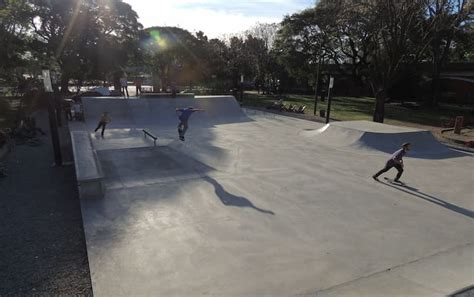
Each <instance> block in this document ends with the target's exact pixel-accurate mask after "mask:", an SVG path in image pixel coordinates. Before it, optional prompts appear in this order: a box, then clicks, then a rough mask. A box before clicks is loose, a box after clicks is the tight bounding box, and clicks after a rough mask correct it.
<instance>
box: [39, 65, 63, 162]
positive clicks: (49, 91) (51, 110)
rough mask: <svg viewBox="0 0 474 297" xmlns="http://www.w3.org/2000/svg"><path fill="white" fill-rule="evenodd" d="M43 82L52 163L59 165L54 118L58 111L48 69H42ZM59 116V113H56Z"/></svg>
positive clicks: (58, 147)
mask: <svg viewBox="0 0 474 297" xmlns="http://www.w3.org/2000/svg"><path fill="white" fill-rule="evenodd" d="M43 84H44V90H45V93H46V97H47V99H48V118H49V127H50V130H51V141H52V142H53V151H54V163H55V165H56V166H61V165H62V164H63V161H62V156H61V145H60V143H59V133H58V124H57V121H56V120H57V119H56V116H57V115H56V113H59V111H58V110H56V108H55V107H56V102H55V101H56V100H55V98H54V94H53V84H52V83H51V75H50V72H49V70H43ZM58 116H60V114H58Z"/></svg>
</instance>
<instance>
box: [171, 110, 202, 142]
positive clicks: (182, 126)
mask: <svg viewBox="0 0 474 297" xmlns="http://www.w3.org/2000/svg"><path fill="white" fill-rule="evenodd" d="M196 111H204V109H199V108H194V107H192V106H190V107H188V108H176V113H179V124H178V133H179V139H180V140H181V141H184V134H185V133H186V130H188V120H189V117H190V116H191V115H192V114H193V113H195V112H196Z"/></svg>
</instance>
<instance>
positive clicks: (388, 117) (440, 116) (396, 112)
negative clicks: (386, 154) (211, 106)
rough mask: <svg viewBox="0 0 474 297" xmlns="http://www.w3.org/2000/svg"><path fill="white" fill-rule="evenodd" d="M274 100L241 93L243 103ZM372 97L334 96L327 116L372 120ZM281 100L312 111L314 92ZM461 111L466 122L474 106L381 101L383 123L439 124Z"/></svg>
mask: <svg viewBox="0 0 474 297" xmlns="http://www.w3.org/2000/svg"><path fill="white" fill-rule="evenodd" d="M276 100H277V98H276V97H274V96H267V95H258V94H257V93H256V92H248V93H246V94H245V97H244V100H243V105H244V106H255V107H266V106H268V105H271V104H272V103H273V102H275V101H276ZM374 101H375V99H374V98H370V97H334V98H333V100H332V104H331V118H332V119H335V120H340V121H355V120H368V121H371V120H372V112H373V108H374ZM284 103H285V104H286V105H288V104H296V105H306V106H307V108H306V112H305V113H306V114H309V115H312V114H313V109H314V96H311V95H286V96H285V100H284ZM326 105H327V101H326V102H321V101H318V105H317V109H318V111H317V114H319V110H320V109H326ZM459 115H462V116H464V117H465V118H466V122H470V123H473V120H474V119H473V115H474V106H470V107H465V106H464V107H460V106H455V105H440V106H439V107H435V108H433V107H432V108H428V107H424V106H419V107H406V106H401V105H400V104H399V103H389V104H386V105H385V123H387V124H392V125H407V124H415V125H424V126H434V127H442V126H443V123H445V122H448V121H449V120H451V119H453V118H454V117H456V116H459Z"/></svg>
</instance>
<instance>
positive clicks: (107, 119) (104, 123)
mask: <svg viewBox="0 0 474 297" xmlns="http://www.w3.org/2000/svg"><path fill="white" fill-rule="evenodd" d="M110 121H111V120H110V117H109V114H108V113H107V112H104V113H102V115H101V116H100V120H99V124H97V128H95V130H94V132H97V130H99V129H100V128H102V132H101V133H100V135H102V137H104V131H105V126H107V124H108V123H110Z"/></svg>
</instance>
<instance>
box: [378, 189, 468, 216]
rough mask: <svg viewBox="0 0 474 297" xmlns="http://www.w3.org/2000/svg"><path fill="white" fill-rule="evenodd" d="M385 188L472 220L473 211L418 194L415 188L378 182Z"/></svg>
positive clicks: (424, 194)
mask: <svg viewBox="0 0 474 297" xmlns="http://www.w3.org/2000/svg"><path fill="white" fill-rule="evenodd" d="M380 183H382V184H384V185H386V186H389V187H391V188H394V189H397V190H399V191H402V192H405V193H407V194H410V195H413V196H415V197H418V198H421V199H423V200H426V201H428V202H431V203H434V204H436V205H439V206H441V207H444V208H446V209H449V210H451V211H454V212H457V213H459V214H462V215H464V216H467V217H469V218H471V219H473V218H474V211H472V210H469V209H466V208H463V207H460V206H457V205H454V204H451V203H449V202H446V201H444V200H442V199H440V198H438V197H434V196H432V195H429V194H426V193H423V192H420V191H419V190H418V189H417V188H413V187H410V186H407V185H395V184H388V183H384V182H380Z"/></svg>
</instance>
